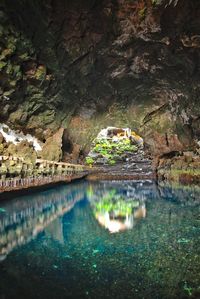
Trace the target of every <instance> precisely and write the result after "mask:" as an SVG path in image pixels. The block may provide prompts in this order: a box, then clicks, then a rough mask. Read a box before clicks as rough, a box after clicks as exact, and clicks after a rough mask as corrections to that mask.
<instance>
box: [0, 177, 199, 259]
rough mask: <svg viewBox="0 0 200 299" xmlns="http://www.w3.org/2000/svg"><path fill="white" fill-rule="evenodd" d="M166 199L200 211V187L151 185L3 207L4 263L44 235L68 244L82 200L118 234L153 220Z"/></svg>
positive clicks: (109, 185) (98, 186)
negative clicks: (67, 227) (153, 206)
mask: <svg viewBox="0 0 200 299" xmlns="http://www.w3.org/2000/svg"><path fill="white" fill-rule="evenodd" d="M161 198H163V199H164V200H169V201H173V202H175V203H178V204H180V203H181V204H182V205H184V206H186V205H188V206H195V205H199V203H200V187H198V186H194V187H183V186H179V185H178V186H171V185H159V186H157V185H156V184H155V183H154V182H152V181H136V182H133V181H125V182H101V183H100V182H99V183H86V182H79V183H76V184H72V185H68V186H63V187H58V188H54V189H51V190H49V191H45V192H40V193H37V194H34V195H32V196H31V195H30V196H24V197H21V198H16V199H14V200H10V201H5V202H1V204H0V261H2V260H4V259H5V258H6V256H7V255H8V254H9V253H10V252H11V251H12V250H13V249H14V248H16V247H18V246H21V245H23V244H26V243H28V242H30V241H31V240H32V239H34V238H36V236H37V235H38V234H39V233H40V232H45V234H46V236H48V235H49V236H51V237H52V238H53V239H55V240H57V241H59V242H60V243H64V242H65V240H64V234H63V219H62V216H63V215H64V214H66V213H68V212H69V211H71V210H72V208H73V207H74V205H75V204H76V203H77V202H78V201H81V200H83V199H87V200H88V201H89V203H90V208H91V210H92V215H93V217H94V218H95V219H96V221H97V223H99V225H100V226H101V227H102V228H104V229H106V230H108V231H109V232H110V233H118V232H122V231H125V230H130V229H133V228H134V227H135V226H136V225H137V224H138V223H139V222H140V221H142V220H144V219H145V218H146V217H147V218H148V203H149V202H151V203H153V202H155V200H156V199H158V200H160V199H161ZM172 212H173V211H171V210H170V211H169V221H170V218H171V215H172ZM90 221H91V220H90Z"/></svg>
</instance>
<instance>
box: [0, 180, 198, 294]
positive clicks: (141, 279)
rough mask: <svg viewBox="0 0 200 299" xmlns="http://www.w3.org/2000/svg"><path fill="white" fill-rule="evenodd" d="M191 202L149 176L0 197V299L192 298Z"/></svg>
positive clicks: (194, 237)
mask: <svg viewBox="0 0 200 299" xmlns="http://www.w3.org/2000/svg"><path fill="white" fill-rule="evenodd" d="M199 203H200V188H199V187H198V186H196V187H183V186H166V185H163V186H157V185H156V184H155V183H153V182H150V181H149V182H148V181H147V182H142V181H140V182H131V181H129V182H128V181H126V182H101V183H100V182H99V183H87V182H82V183H80V182H79V183H75V184H70V185H68V186H65V187H58V188H53V189H51V190H49V191H47V192H40V193H37V194H34V195H32V196H26V197H21V198H18V199H15V200H10V201H7V202H4V203H3V202H0V250H1V251H0V252H1V257H2V259H3V258H4V260H3V261H2V262H1V263H0V277H1V280H0V298H16V299H26V298H29V299H35V298H38V299H43V298H45V299H52V298H59V299H66V298H71V299H73V298H83V299H84V298H85V299H88V298H96V299H102V298H104V299H105V298H116V299H122V298H126V299H133V298H137V299H143V298H146V299H147V298H149V299H152V298H154V299H168V298H170V299H171V298H173V299H180V298H188V299H189V298H200V288H199V282H200V272H199V264H200V254H199V248H200V240H199V229H200V226H199V224H200V222H199V221H200V218H199V215H200V205H199ZM106 213H107V214H106ZM106 217H107V218H106ZM112 221H113V222H114V225H113V224H112V223H113V222H112ZM109 222H110V223H111V224H110V225H109ZM116 223H117V224H116ZM113 226H114V228H113ZM113 231H114V232H116V233H111V232H113ZM117 231H118V233H117ZM22 244H23V246H22ZM8 253H9V254H8ZM6 256H7V258H5V257H6ZM11 286H12V287H11ZM191 294H192V295H191ZM195 296H196V297H195Z"/></svg>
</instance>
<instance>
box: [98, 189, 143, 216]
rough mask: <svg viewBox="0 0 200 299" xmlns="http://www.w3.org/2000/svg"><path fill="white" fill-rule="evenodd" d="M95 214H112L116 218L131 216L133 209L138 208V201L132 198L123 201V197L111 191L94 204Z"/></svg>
mask: <svg viewBox="0 0 200 299" xmlns="http://www.w3.org/2000/svg"><path fill="white" fill-rule="evenodd" d="M94 206H95V213H105V212H108V213H112V214H114V215H115V216H117V217H125V216H126V215H131V214H132V212H133V209H134V208H136V207H138V206H139V201H136V200H134V199H132V198H129V199H128V200H125V199H124V198H123V196H121V195H118V194H116V190H113V189H112V190H111V191H110V192H109V193H108V194H107V195H106V196H104V197H103V198H101V199H100V200H99V201H97V202H95V203H94Z"/></svg>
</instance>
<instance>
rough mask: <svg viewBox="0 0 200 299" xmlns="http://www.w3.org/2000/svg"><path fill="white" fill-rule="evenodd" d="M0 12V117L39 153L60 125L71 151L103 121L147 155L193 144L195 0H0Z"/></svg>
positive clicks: (199, 35)
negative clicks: (138, 141) (36, 142)
mask: <svg viewBox="0 0 200 299" xmlns="http://www.w3.org/2000/svg"><path fill="white" fill-rule="evenodd" d="M0 15H1V17H0V35H1V41H0V52H1V55H0V79H1V80H0V85H1V86H0V104H1V106H2V112H1V115H0V121H3V122H5V123H7V124H9V125H10V126H12V127H15V128H19V129H23V131H25V132H29V133H31V134H33V135H35V136H36V137H38V138H39V139H40V140H41V141H43V142H46V149H47V153H48V144H51V142H49V138H53V137H52V136H53V135H54V134H55V132H57V131H58V130H59V129H60V128H64V129H67V132H68V137H69V139H70V142H71V143H72V144H74V145H75V149H76V150H75V152H76V156H77V157H76V158H78V156H79V153H80V152H81V153H83V152H84V151H88V150H89V146H90V142H91V140H92V139H93V138H94V137H95V136H96V135H97V133H98V131H100V129H102V128H104V127H106V126H108V125H113V126H119V127H123V126H128V127H131V128H132V129H133V130H135V131H136V132H139V133H140V134H141V135H142V136H143V137H144V140H145V142H146V145H147V148H149V150H150V152H151V153H153V154H154V155H156V156H158V155H162V154H166V153H169V152H171V151H177V150H178V151H179V150H183V149H188V148H189V149H193V148H194V147H196V143H195V142H196V141H197V140H199V139H200V129H199V128H200V100H199V94H200V79H199V78H200V77H199V75H200V65H199V59H200V29H199V28H200V3H199V1H198V0H190V1H188V0H87V1H81V0H51V1H50V0H41V1H37V0H16V1H12V0H6V1H2V0H1V4H0ZM65 132H66V131H65ZM60 140H61V138H60ZM51 146H52V145H51ZM77 148H78V151H77ZM49 152H50V151H49ZM71 152H73V149H71ZM57 155H60V153H57ZM64 156H65V155H64ZM45 158H46V159H48V156H47V157H45Z"/></svg>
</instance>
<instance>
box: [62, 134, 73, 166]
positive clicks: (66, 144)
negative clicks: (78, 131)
mask: <svg viewBox="0 0 200 299" xmlns="http://www.w3.org/2000/svg"><path fill="white" fill-rule="evenodd" d="M72 152H73V142H72V140H71V138H70V135H69V132H68V130H67V129H64V131H63V135H62V161H68V160H69V157H70V155H71V154H72Z"/></svg>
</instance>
